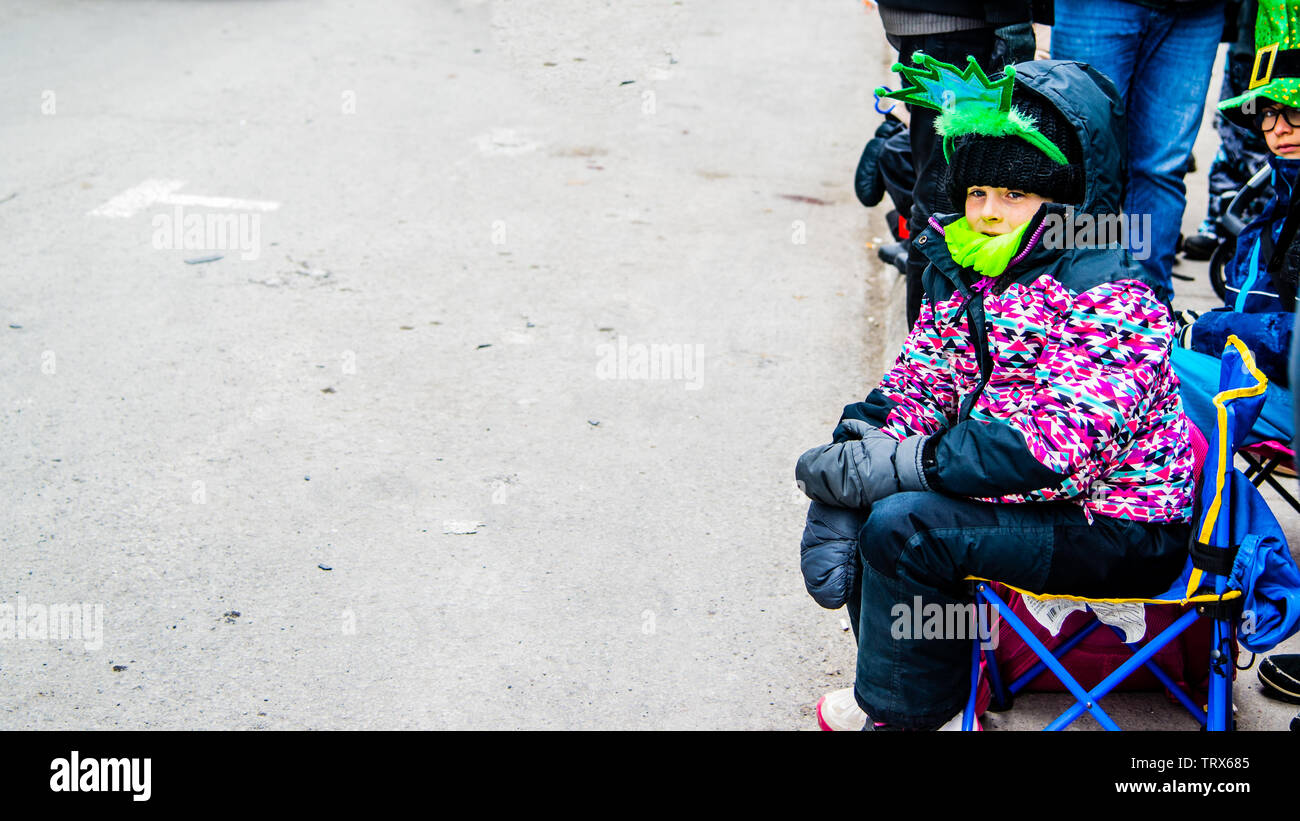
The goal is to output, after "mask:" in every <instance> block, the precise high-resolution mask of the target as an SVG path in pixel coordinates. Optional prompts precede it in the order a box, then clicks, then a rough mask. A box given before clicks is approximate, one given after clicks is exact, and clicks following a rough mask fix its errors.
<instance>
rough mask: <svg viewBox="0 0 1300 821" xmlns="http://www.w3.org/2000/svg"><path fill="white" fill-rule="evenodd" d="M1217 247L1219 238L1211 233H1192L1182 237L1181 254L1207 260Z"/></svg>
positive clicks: (1189, 257) (1190, 257)
mask: <svg viewBox="0 0 1300 821" xmlns="http://www.w3.org/2000/svg"><path fill="white" fill-rule="evenodd" d="M1218 247H1219V238H1218V237H1216V236H1214V235H1213V234H1202V233H1196V234H1192V235H1191V236H1190V237H1186V238H1184V239H1183V256H1185V257H1187V258H1188V259H1195V260H1207V259H1209V258H1210V257H1212V256H1214V249H1215V248H1218Z"/></svg>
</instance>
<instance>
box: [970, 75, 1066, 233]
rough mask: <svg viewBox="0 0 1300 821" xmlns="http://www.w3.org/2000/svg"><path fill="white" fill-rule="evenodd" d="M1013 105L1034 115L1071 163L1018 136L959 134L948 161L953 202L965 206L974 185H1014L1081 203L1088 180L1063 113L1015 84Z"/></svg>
mask: <svg viewBox="0 0 1300 821" xmlns="http://www.w3.org/2000/svg"><path fill="white" fill-rule="evenodd" d="M1011 100H1012V105H1013V106H1014V107H1015V108H1017V109H1019V110H1020V111H1022V112H1023V113H1025V114H1027V115H1029V116H1030V117H1032V118H1033V119H1034V120H1035V121H1036V122H1037V124H1038V130H1039V131H1040V132H1042V134H1043V136H1044V137H1046V138H1047V139H1048V141H1049V142H1051V143H1052V144H1053V145H1055V146H1056V147H1057V148H1059V149H1061V152H1062V153H1063V154H1065V158H1066V160H1068V161H1069V164H1068V165H1061V164H1059V163H1057V162H1054V161H1053V160H1052V159H1051V158H1050V157H1048V156H1047V155H1046V154H1044V153H1043V152H1042V151H1041V150H1039V149H1038V148H1035V147H1034V146H1032V145H1030V144H1029V143H1028V142H1026V141H1025V140H1023V139H1021V138H1020V137H1017V136H1013V135H1006V136H1000V137H988V136H985V135H982V134H968V135H966V136H964V137H959V138H958V139H957V142H956V145H955V146H954V147H953V151H952V160H951V162H950V163H949V166H948V174H947V189H948V196H949V197H950V198H951V200H952V204H953V207H954V208H955V209H957V210H961V207H962V203H964V202H965V201H966V191H967V189H969V188H970V187H971V186H973V185H987V186H990V187H994V188H1011V189H1015V190H1019V191H1024V192H1026V193H1029V194H1037V195H1038V196H1040V197H1047V198H1049V199H1051V200H1053V201H1055V202H1061V203H1073V204H1076V205H1077V204H1079V203H1080V202H1082V200H1083V194H1084V180H1083V161H1082V153H1083V152H1082V151H1081V150H1080V148H1079V137H1078V135H1077V134H1076V133H1075V130H1074V128H1073V127H1071V125H1070V123H1069V122H1068V121H1067V120H1066V119H1065V116H1064V115H1063V114H1061V112H1060V111H1058V110H1057V109H1056V107H1055V106H1053V105H1051V104H1049V103H1048V102H1047V101H1045V100H1044V99H1043V98H1042V97H1040V96H1039V95H1037V94H1035V93H1034V92H1032V91H1027V90H1025V89H1023V88H1022V87H1020V86H1016V87H1015V91H1014V92H1013V94H1012V97H1011Z"/></svg>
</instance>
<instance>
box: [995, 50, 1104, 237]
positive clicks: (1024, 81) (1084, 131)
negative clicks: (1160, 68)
mask: <svg viewBox="0 0 1300 821" xmlns="http://www.w3.org/2000/svg"><path fill="white" fill-rule="evenodd" d="M1015 83H1016V85H1017V86H1019V87H1021V88H1023V89H1025V90H1027V91H1031V92H1033V93H1035V94H1037V95H1038V96H1040V97H1042V98H1043V99H1044V100H1045V101H1046V102H1047V103H1048V104H1049V105H1051V106H1052V107H1053V108H1055V109H1056V110H1058V111H1059V112H1061V114H1062V115H1064V116H1065V119H1066V121H1067V122H1069V123H1070V125H1071V126H1072V127H1073V128H1074V132H1075V134H1076V135H1077V136H1078V138H1079V146H1080V148H1082V149H1083V172H1084V194H1083V202H1082V203H1079V204H1078V205H1077V206H1076V210H1078V211H1086V212H1088V213H1092V214H1118V213H1119V212H1120V209H1121V208H1122V207H1123V203H1124V179H1125V177H1126V174H1127V167H1126V165H1127V163H1126V159H1127V156H1126V153H1125V152H1126V146H1127V145H1128V136H1127V132H1126V131H1125V123H1124V102H1123V101H1122V100H1121V99H1120V96H1119V92H1118V91H1117V90H1116V89H1115V84H1114V83H1112V82H1111V81H1110V78H1108V77H1107V76H1106V75H1104V74H1102V73H1101V72H1100V71H1097V69H1095V68H1093V67H1092V66H1090V65H1088V64H1086V63H1079V62H1075V61H1073V60H1035V61H1032V62H1028V63H1019V64H1017V65H1016V79H1015Z"/></svg>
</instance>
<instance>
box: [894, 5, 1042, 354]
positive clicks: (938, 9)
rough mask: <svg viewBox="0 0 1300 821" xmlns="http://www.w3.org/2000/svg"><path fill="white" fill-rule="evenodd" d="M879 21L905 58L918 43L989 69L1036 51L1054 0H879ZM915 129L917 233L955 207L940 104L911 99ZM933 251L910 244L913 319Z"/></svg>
mask: <svg viewBox="0 0 1300 821" xmlns="http://www.w3.org/2000/svg"><path fill="white" fill-rule="evenodd" d="M877 5H878V8H879V10H880V22H881V23H882V24H884V27H885V36H886V37H887V38H888V40H889V44H890V45H891V46H893V47H894V48H896V49H897V50H898V55H899V60H901V61H902V62H904V63H909V64H910V62H911V59H912V54H913V53H914V52H917V51H922V52H925V53H926V54H928V55H930V56H931V57H934V58H935V59H937V60H941V61H943V62H945V63H953V64H956V65H960V66H964V65H966V58H967V56H973V57H974V58H975V59H976V61H978V62H979V64H980V67H981V68H982V69H984V70H985V71H986V72H988V73H993V72H997V71H1001V70H1002V68H1003V66H1008V65H1011V64H1013V63H1018V62H1021V61H1024V60H1032V59H1034V31H1033V26H1032V23H1033V22H1039V23H1049V24H1050V23H1051V0H1045V2H1044V0H1038V2H1034V1H1033V0H993V2H986V3H970V2H963V0H879V1H878V4H877ZM908 111H909V113H910V122H909V124H908V134H909V136H910V138H911V143H912V163H913V165H914V167H915V170H916V183H915V187H914V188H913V189H912V213H911V215H910V217H909V219H908V231H909V233H910V234H911V235H912V236H918V235H920V234H921V232H922V231H924V230H925V228H926V224H927V221H928V220H929V219H930V215H931V214H935V213H946V212H950V211H953V210H955V209H954V207H953V204H952V203H950V202H949V201H948V196H947V195H946V194H945V193H944V186H943V184H942V183H943V176H944V172H945V169H946V168H947V163H946V162H944V159H943V151H942V150H941V149H940V148H939V143H938V141H937V140H936V138H935V133H934V120H935V117H936V116H937V112H935V111H931V110H929V109H926V108H921V107H919V106H918V107H913V106H910V105H909V106H908ZM926 264H927V260H926V258H925V257H924V256H923V255H922V254H921V252H920V249H918V248H911V249H909V251H908V257H907V327H908V328H911V327H912V325H913V324H915V322H916V318H917V317H918V316H919V315H920V313H921V295H922V292H923V289H922V287H921V272H922V271H924V270H925V266H926Z"/></svg>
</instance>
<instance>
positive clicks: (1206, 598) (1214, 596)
mask: <svg viewBox="0 0 1300 821" xmlns="http://www.w3.org/2000/svg"><path fill="white" fill-rule="evenodd" d="M966 581H968V582H989V583H990V584H1000V585H1002V586H1003V587H1009V588H1011V589H1012V590H1014V591H1016V592H1017V593H1019V594H1020V595H1022V596H1028V597H1029V598H1031V599H1038V600H1039V601H1046V600H1048V599H1068V600H1070V601H1081V602H1084V603H1085V604H1087V603H1089V602H1097V603H1099V604H1177V605H1180V606H1181V605H1184V604H1197V603H1200V602H1214V601H1219V599H1220V598H1222V599H1223V601H1229V600H1231V599H1235V598H1238V597H1240V596H1241V591H1240V590H1229V591H1227V592H1225V593H1224V594H1223V596H1222V597H1220V596H1219V594H1218V593H1201V594H1200V595H1197V596H1190V597H1188V598H1185V599H1091V598H1088V597H1087V596H1070V595H1061V594H1059V593H1034V592H1033V591H1031V590H1024V589H1023V588H1019V587H1016V586H1015V585H1014V584H1007V583H1006V582H998V581H995V580H994V579H984V578H980V577H979V576H967V577H966Z"/></svg>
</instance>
